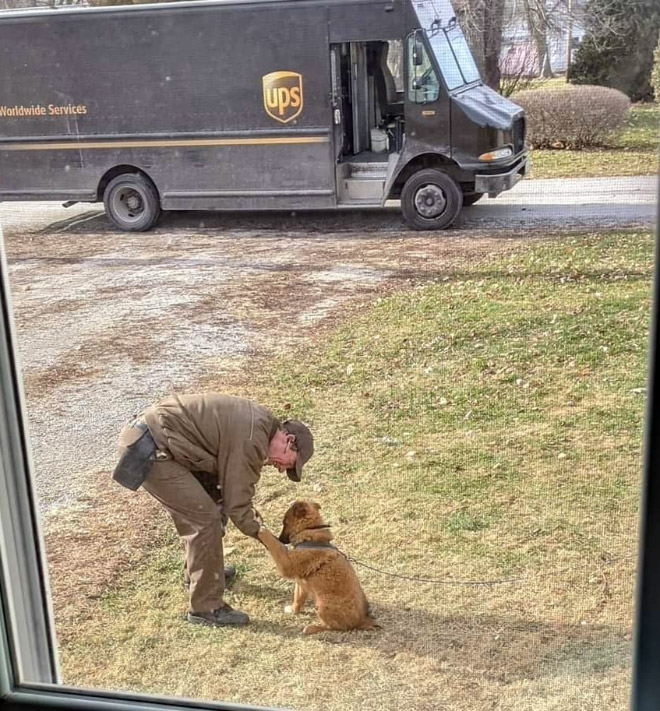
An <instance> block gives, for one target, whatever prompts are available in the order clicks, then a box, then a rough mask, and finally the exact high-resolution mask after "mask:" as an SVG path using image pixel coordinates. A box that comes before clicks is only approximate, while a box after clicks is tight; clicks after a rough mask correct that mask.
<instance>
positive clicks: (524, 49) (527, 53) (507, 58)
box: [500, 0, 584, 76]
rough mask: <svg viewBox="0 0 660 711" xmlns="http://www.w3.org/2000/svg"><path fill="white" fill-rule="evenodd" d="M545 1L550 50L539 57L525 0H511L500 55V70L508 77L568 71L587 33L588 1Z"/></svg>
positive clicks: (546, 30)
mask: <svg viewBox="0 0 660 711" xmlns="http://www.w3.org/2000/svg"><path fill="white" fill-rule="evenodd" d="M537 1H539V2H540V1H541V0H537ZM545 3H546V8H547V11H548V23H547V26H546V27H545V39H546V46H547V52H544V53H543V56H542V57H539V52H538V49H537V43H536V42H535V41H534V36H533V34H532V32H531V31H530V30H529V27H528V23H527V19H526V16H525V5H524V2H523V0H507V2H506V6H505V7H506V13H507V19H506V21H505V26H504V32H503V36H502V50H501V54H500V70H501V71H502V74H503V75H504V76H541V75H543V74H544V73H545V74H546V75H549V74H550V73H552V74H565V73H566V68H567V63H568V62H570V61H572V59H573V56H574V52H575V50H576V48H577V46H578V45H579V43H580V41H581V40H582V37H583V36H584V28H583V26H582V22H581V17H582V12H583V9H584V0H545ZM569 8H570V12H569ZM569 36H570V38H571V58H570V60H569V58H568V42H569Z"/></svg>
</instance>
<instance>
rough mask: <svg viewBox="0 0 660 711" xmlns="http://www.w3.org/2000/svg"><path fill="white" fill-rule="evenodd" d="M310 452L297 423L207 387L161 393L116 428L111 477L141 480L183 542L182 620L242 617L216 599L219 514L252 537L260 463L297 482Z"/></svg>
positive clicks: (220, 575)
mask: <svg viewBox="0 0 660 711" xmlns="http://www.w3.org/2000/svg"><path fill="white" fill-rule="evenodd" d="M313 452H314V441H313V438H312V434H311V432H310V431H309V429H308V428H307V426H306V425H304V424H303V423H302V422H299V421H298V420H285V421H284V422H280V421H279V420H278V419H277V418H275V417H273V415H271V413H270V412H269V411H268V410H266V408H264V407H261V406H260V405H258V404H257V403H255V402H252V401H251V400H245V399H243V398H238V397H231V396H229V395H218V394H215V393H205V394H201V395H173V396H171V397H168V398H167V399H165V400H163V401H162V402H159V403H157V404H155V405H152V406H151V407H149V408H147V410H145V411H144V413H143V414H142V415H140V416H138V417H137V418H136V419H135V420H134V421H133V422H131V423H130V424H129V425H127V426H126V427H125V428H124V429H123V430H122V431H121V434H120V436H119V462H118V464H117V466H116V467H115V470H114V472H113V478H114V479H115V480H116V481H118V482H119V483H120V484H123V485H124V486H126V487H128V488H129V489H133V490H135V489H138V488H139V487H140V486H144V488H145V489H146V490H147V491H148V492H149V493H150V494H151V495H152V496H153V497H154V498H156V499H158V501H160V503H161V504H162V505H163V506H164V507H165V508H166V509H167V510H168V511H169V513H170V515H171V516H172V519H173V520H174V525H175V526H176V530H177V531H178V533H179V536H181V538H182V540H183V542H184V545H185V580H186V582H188V583H189V593H190V606H189V609H188V621H189V622H193V623H196V624H205V625H214V626H224V625H246V624H247V623H248V622H249V619H250V618H249V617H248V616H247V615H246V614H245V613H244V612H240V611H239V610H234V609H232V608H231V607H230V606H229V605H227V604H226V603H224V602H223V599H222V596H223V592H224V587H225V576H227V577H231V575H233V572H234V571H233V569H231V567H230V568H229V569H227V568H224V567H223V555H222V537H223V535H224V526H225V523H226V521H227V517H229V518H230V519H231V520H232V522H233V523H234V525H235V526H236V527H237V528H238V529H239V530H240V531H241V532H242V533H244V534H245V535H246V536H252V537H253V538H256V537H257V533H258V532H259V527H260V525H262V522H261V519H260V517H259V514H258V513H257V512H256V511H255V509H254V508H253V506H252V498H253V496H254V487H255V484H256V483H257V481H259V476H260V474H261V468H262V466H263V465H264V464H270V465H272V466H274V467H275V468H276V469H278V470H279V471H280V472H285V471H286V473H287V475H288V477H289V479H291V480H293V481H300V475H301V472H302V467H303V464H305V462H307V460H308V459H309V458H310V457H311V456H312V454H313ZM193 472H195V473H198V472H204V473H205V476H206V477H210V478H212V480H213V481H214V483H215V490H216V491H217V492H219V495H218V496H214V497H211V496H210V495H209V494H208V493H207V491H206V490H205V488H204V487H203V486H202V484H201V483H200V481H199V480H198V478H197V476H195V475H193ZM214 499H216V500H217V503H216V501H214Z"/></svg>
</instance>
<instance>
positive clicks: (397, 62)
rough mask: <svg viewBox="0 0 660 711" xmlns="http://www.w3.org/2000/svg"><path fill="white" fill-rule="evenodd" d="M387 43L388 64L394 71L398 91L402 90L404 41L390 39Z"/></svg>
mask: <svg viewBox="0 0 660 711" xmlns="http://www.w3.org/2000/svg"><path fill="white" fill-rule="evenodd" d="M387 45H388V49H387V66H388V67H389V70H390V72H392V78H393V79H394V86H395V87H396V90H397V92H401V91H403V41H402V40H389V41H388V43H387Z"/></svg>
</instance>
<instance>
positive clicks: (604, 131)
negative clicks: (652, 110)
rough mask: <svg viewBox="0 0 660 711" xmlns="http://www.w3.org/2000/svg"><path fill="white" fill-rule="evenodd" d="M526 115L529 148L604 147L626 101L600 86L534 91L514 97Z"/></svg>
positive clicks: (618, 125)
mask: <svg viewBox="0 0 660 711" xmlns="http://www.w3.org/2000/svg"><path fill="white" fill-rule="evenodd" d="M512 99H513V101H515V102H516V103H517V104H519V105H520V106H522V107H523V109H525V113H526V114H527V142H528V144H529V145H530V146H531V147H532V148H586V147H589V146H603V145H606V142H607V139H608V138H609V137H610V136H611V134H612V133H614V132H616V131H617V130H619V129H621V127H622V126H623V123H624V121H625V119H626V116H627V114H628V109H629V108H630V99H629V98H628V97H627V96H626V95H625V94H623V93H622V92H620V91H617V90H616V89H608V88H606V87H602V86H573V87H571V86H567V87H561V88H559V89H534V90H532V91H521V92H520V93H518V94H514V96H513V97H512Z"/></svg>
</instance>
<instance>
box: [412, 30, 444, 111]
mask: <svg viewBox="0 0 660 711" xmlns="http://www.w3.org/2000/svg"><path fill="white" fill-rule="evenodd" d="M415 56H417V57H418V61H419V60H421V63H419V64H417V65H415ZM408 67H409V74H408V98H409V99H410V101H412V102H414V103H416V104H425V103H428V102H431V101H436V100H437V98H438V96H439V95H440V83H439V81H438V77H437V75H436V73H435V69H434V68H433V65H432V64H431V60H430V57H429V54H428V52H427V51H426V47H425V46H424V45H423V44H422V42H420V41H419V39H416V38H415V37H411V38H409V40H408Z"/></svg>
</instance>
